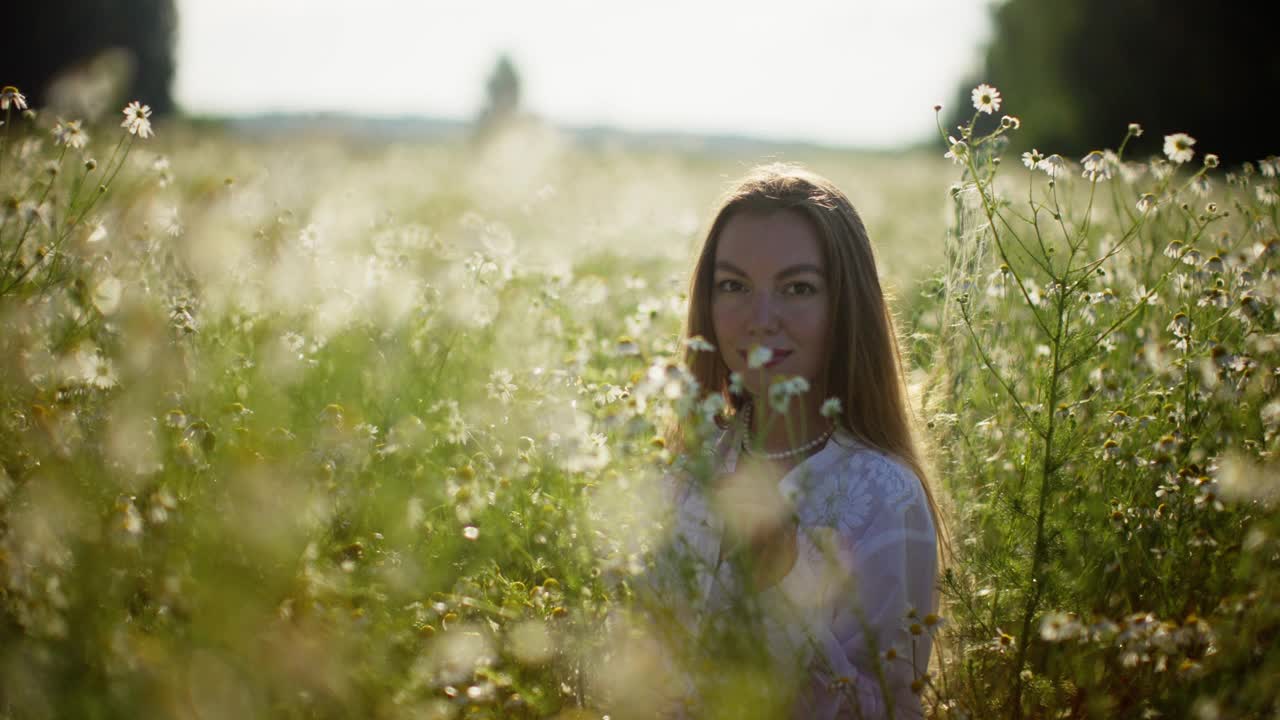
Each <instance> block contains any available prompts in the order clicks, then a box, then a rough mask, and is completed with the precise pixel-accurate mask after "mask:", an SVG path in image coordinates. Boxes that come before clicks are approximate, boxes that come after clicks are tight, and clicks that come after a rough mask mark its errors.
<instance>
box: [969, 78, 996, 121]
mask: <svg viewBox="0 0 1280 720" xmlns="http://www.w3.org/2000/svg"><path fill="white" fill-rule="evenodd" d="M973 107H974V109H975V110H977V111H978V112H983V113H986V114H988V115H990V114H991V113H993V112H995V111H996V110H999V109H1000V91H999V90H997V89H995V88H993V87H991V86H990V85H988V84H986V83H982V84H981V85H979V86H978V87H976V88H974V89H973Z"/></svg>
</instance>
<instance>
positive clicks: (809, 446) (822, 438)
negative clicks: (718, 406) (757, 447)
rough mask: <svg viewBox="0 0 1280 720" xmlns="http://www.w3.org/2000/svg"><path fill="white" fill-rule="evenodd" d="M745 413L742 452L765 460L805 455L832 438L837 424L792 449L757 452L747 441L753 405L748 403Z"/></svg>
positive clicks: (743, 417)
mask: <svg viewBox="0 0 1280 720" xmlns="http://www.w3.org/2000/svg"><path fill="white" fill-rule="evenodd" d="M743 413H744V414H743V416H742V425H743V427H744V428H745V429H746V432H744V433H743V435H742V452H744V453H746V454H748V455H751V456H753V457H758V458H764V459H765V460H786V459H788V458H793V457H796V456H798V455H804V454H806V453H808V452H809V451H811V450H813V449H814V448H816V447H818V446H820V445H822V444H823V443H825V442H826V441H827V440H830V439H831V434H832V433H833V432H835V426H834V425H833V426H831V427H829V428H827V431H826V432H824V433H822V434H821V435H819V436H818V437H816V438H814V439H813V440H810V441H809V442H807V443H805V444H804V445H801V446H800V447H797V448H791V449H790V450H779V451H777V452H756V451H754V450H752V449H751V448H750V446H749V445H748V443H747V436H748V435H750V434H751V406H750V405H747V407H746V409H745V410H744V411H743Z"/></svg>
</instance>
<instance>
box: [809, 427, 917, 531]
mask: <svg viewBox="0 0 1280 720" xmlns="http://www.w3.org/2000/svg"><path fill="white" fill-rule="evenodd" d="M831 442H832V443H833V447H832V452H831V453H830V454H829V457H828V458H826V460H827V461H826V462H825V463H823V464H822V465H820V466H818V467H815V468H814V470H813V472H812V473H811V474H810V477H808V478H806V480H807V482H805V483H804V484H805V485H806V486H807V487H805V488H804V489H803V490H802V492H801V493H800V494H799V497H798V498H797V500H798V501H799V503H800V505H801V506H802V509H803V507H804V506H810V508H812V509H816V510H817V511H818V514H819V515H821V516H823V517H830V516H832V515H837V516H840V520H841V521H842V522H844V523H851V524H855V525H856V524H860V523H861V522H862V521H865V520H868V519H870V517H871V516H872V515H877V514H880V513H882V512H884V511H887V510H893V511H898V512H901V511H904V510H906V509H907V508H909V507H911V506H915V505H920V506H927V503H928V501H927V499H926V497H925V494H924V487H923V486H922V484H921V481H920V478H919V477H918V476H917V475H916V473H915V471H913V470H912V469H911V467H910V466H909V465H907V464H906V463H904V462H902V461H901V460H900V459H898V458H897V457H895V456H894V455H892V454H890V453H887V452H884V451H882V450H879V449H877V448H873V447H869V446H867V445H865V444H863V443H861V442H859V441H858V440H856V439H854V438H853V437H852V436H850V435H848V434H847V433H843V432H840V433H837V434H836V435H835V436H834V437H833V438H832V440H831ZM802 514H804V513H802ZM850 516H851V517H850Z"/></svg>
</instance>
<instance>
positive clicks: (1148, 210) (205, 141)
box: [0, 85, 1280, 719]
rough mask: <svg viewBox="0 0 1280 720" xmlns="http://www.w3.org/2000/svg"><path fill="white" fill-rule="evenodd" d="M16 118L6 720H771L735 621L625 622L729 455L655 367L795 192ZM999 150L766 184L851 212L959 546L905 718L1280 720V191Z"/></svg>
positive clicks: (3, 348) (1210, 161) (665, 173)
mask: <svg viewBox="0 0 1280 720" xmlns="http://www.w3.org/2000/svg"><path fill="white" fill-rule="evenodd" d="M983 88H985V90H983V93H982V94H981V97H979V95H978V93H977V92H976V91H975V98H974V103H975V108H977V109H978V112H998V109H999V106H1000V102H1001V98H1000V95H999V93H998V91H997V90H995V88H991V87H989V86H985V85H984V86H982V87H981V88H980V89H983ZM24 106H25V102H23V101H22V97H21V95H20V94H19V93H18V91H17V90H15V89H12V88H6V89H5V93H4V95H3V106H2V108H0V119H2V120H4V125H3V127H0V137H2V138H3V140H2V141H0V142H3V144H2V145H0V202H2V203H3V206H2V207H0V405H2V407H0V718H54V717H101V718H113V717H138V716H142V717H179V718H188V717H190V718H215V717H236V718H242V717H272V718H274V717H282V718H329V717H333V718H345V717H379V718H382V717H385V718H401V717H405V718H409V717H413V718H420V717H427V718H434V717H439V718H467V717H476V718H482V717H483V718H535V717H536V718H541V717H563V718H599V717H603V716H606V715H607V716H609V717H613V718H626V717H651V716H653V715H654V714H655V713H656V712H657V711H658V710H657V709H658V708H659V707H663V708H666V707H673V706H680V705H681V704H684V705H685V706H686V709H687V710H688V711H689V712H690V713H692V714H693V715H694V716H697V717H715V718H720V717H723V718H740V717H774V716H776V715H777V713H778V712H779V708H780V706H781V705H780V703H782V702H783V700H781V699H780V698H785V696H786V692H787V691H786V688H785V687H784V688H781V689H780V688H779V686H781V685H784V684H785V683H783V682H782V681H780V680H776V679H775V678H773V677H772V676H771V675H770V674H769V671H768V668H767V663H765V662H763V661H762V660H761V658H760V657H759V653H758V652H755V651H754V650H753V646H754V645H755V644H756V643H753V635H752V632H753V628H754V624H753V620H752V618H751V617H749V616H747V615H746V614H744V616H743V618H742V619H741V623H738V624H737V626H736V628H734V630H733V632H729V633H727V634H722V635H719V636H716V637H705V638H684V640H683V641H681V642H677V643H674V644H673V643H669V642H667V636H668V635H670V634H672V628H673V627H676V625H677V623H676V621H675V620H671V619H667V618H664V617H663V616H662V614H661V612H660V611H657V610H655V609H654V608H653V607H652V606H651V604H648V603H646V601H645V593H644V591H643V587H642V586H643V585H644V578H646V576H647V575H648V573H649V572H650V571H651V569H652V566H653V564H654V561H655V558H656V557H657V556H658V555H660V554H661V552H662V550H663V547H664V538H665V535H664V533H665V530H666V529H667V523H666V519H667V517H668V515H669V513H670V510H671V508H670V507H669V505H668V504H667V503H668V500H667V499H666V498H665V496H664V494H663V493H662V491H661V480H662V478H663V476H664V474H666V473H669V472H671V469H672V467H673V465H675V466H680V465H682V463H683V461H684V459H682V458H680V457H678V456H676V454H674V453H673V452H672V451H671V450H669V449H668V448H667V440H668V439H669V435H668V430H669V428H670V426H671V425H672V423H673V421H674V420H675V419H676V418H678V417H685V418H691V417H697V416H698V415H702V416H703V417H702V421H701V425H700V426H701V427H702V428H703V430H705V431H708V432H709V428H710V427H711V423H710V419H711V418H710V416H711V415H714V412H715V411H716V409H717V408H718V406H717V405H715V404H714V403H713V402H708V401H706V400H705V399H703V398H701V397H700V396H699V392H700V389H699V388H696V387H693V386H692V385H691V383H690V381H689V376H688V375H687V373H685V372H684V371H683V369H682V368H681V366H680V363H681V361H682V358H683V356H684V351H685V343H684V342H683V340H682V338H681V337H680V329H681V324H682V322H683V313H684V307H685V297H684V293H685V290H686V287H687V282H688V273H689V271H690V269H691V266H692V261H693V254H694V252H695V251H696V249H697V247H698V246H699V244H700V241H701V233H702V232H705V224H706V223H707V222H708V221H709V219H710V218H709V217H708V216H709V213H710V210H711V208H712V206H713V203H714V200H715V198H716V196H717V195H718V193H719V192H720V191H721V190H722V189H723V188H724V187H725V186H726V184H727V183H728V181H730V180H732V179H733V178H735V177H737V176H739V175H741V174H743V172H744V171H745V170H746V169H747V168H748V167H749V166H750V165H752V164H754V163H755V162H757V161H764V160H771V159H777V158H743V157H739V156H732V155H728V154H720V153H716V152H714V151H711V150H685V151H675V150H670V149H654V150H641V149H637V148H634V147H621V146H619V147H614V146H609V145H597V146H582V145H577V144H575V143H574V142H573V141H572V140H571V139H569V138H567V137H564V136H561V135H558V134H557V133H555V132H554V131H551V130H548V129H543V128H538V127H534V126H519V127H516V128H514V129H512V130H511V131H510V132H508V133H507V134H505V135H502V136H499V137H496V138H492V139H491V140H490V141H489V142H487V143H483V144H481V143H471V144H468V143H465V142H458V143H443V142H440V143H425V142H422V143H411V142H390V141H388V142H373V141H369V140H363V141H362V140H353V139H351V138H343V137H336V136H326V135H321V134H310V135H308V134H301V133H299V134H292V135H290V134H278V135H273V136H269V137H263V136H252V135H239V134H235V133H233V132H231V131H230V130H229V129H227V128H223V127H217V126H205V125H197V124H190V123H183V122H181V121H174V122H172V123H167V124H161V123H158V122H157V124H156V126H155V127H154V128H153V126H152V118H150V117H149V109H148V108H146V107H145V106H142V105H140V104H137V103H134V104H131V105H129V106H128V107H127V108H126V109H125V111H124V114H123V116H121V115H117V116H116V117H117V118H122V119H123V122H122V123H117V122H103V123H95V124H88V123H79V122H76V121H74V120H63V119H59V118H53V117H47V116H46V115H44V114H39V115H35V114H33V113H29V112H24V111H25V107H24ZM976 116H977V115H976V114H975V117H976ZM1019 124H1020V123H1019V122H1018V120H1017V119H1016V118H1008V117H1006V119H1005V121H1004V122H1003V123H1002V124H1001V126H1000V129H999V130H997V131H995V133H994V134H992V135H989V136H985V137H978V136H975V135H973V134H972V133H968V134H966V133H963V132H953V136H952V137H950V138H949V139H948V140H947V141H945V142H944V141H943V140H942V139H941V138H940V140H939V144H938V147H937V149H936V150H937V151H936V152H934V151H928V152H924V153H908V154H866V153H862V154H859V153H852V152H843V151H834V150H817V149H805V148H797V149H794V150H793V151H788V154H787V155H786V156H785V157H784V158H782V159H785V160H792V161H798V162H801V163H804V164H806V165H807V166H809V167H811V168H812V169H814V170H816V171H817V172H819V173H822V174H824V175H826V176H828V177H830V178H831V179H832V180H833V181H835V182H836V184H837V185H839V186H840V187H841V188H843V189H844V190H845V191H846V193H847V194H848V195H849V196H850V198H851V199H852V200H853V202H854V204H855V206H857V207H858V209H859V211H860V212H861V213H862V216H863V219H864V221H865V222H866V225H867V227H868V230H869V232H870V235H871V238H872V242H873V244H874V245H875V246H876V249H877V253H878V262H879V263H880V266H881V271H882V274H883V275H884V276H885V278H886V280H887V284H888V286H889V287H890V288H892V289H893V291H894V295H895V300H894V302H895V306H894V307H895V312H896V314H897V316H898V318H899V331H900V333H901V335H902V337H903V350H904V353H905V354H906V356H907V366H908V372H909V381H910V385H911V387H912V391H913V394H914V396H915V398H914V399H915V402H916V407H915V411H916V414H917V416H918V419H919V422H920V428H919V429H920V434H921V437H922V439H923V440H924V441H925V444H926V445H927V447H928V448H929V449H930V453H929V455H930V457H931V460H932V468H933V475H932V477H931V478H930V481H931V483H932V485H933V487H934V488H935V489H936V491H937V493H938V496H939V497H940V498H941V499H942V505H943V506H944V510H945V516H946V519H947V528H946V529H947V533H948V536H949V538H950V548H949V552H948V553H946V554H945V555H944V558H943V567H944V572H943V574H942V575H941V577H940V578H939V585H940V592H941V597H942V612H941V617H940V618H938V617H933V616H930V617H928V618H910V617H908V618H903V622H904V624H908V625H915V628H914V630H915V631H916V632H928V633H931V634H933V635H934V637H935V645H934V647H935V654H934V657H933V660H932V663H931V665H930V667H929V669H928V673H927V674H926V675H922V676H921V677H920V678H919V681H918V688H919V692H920V693H921V694H922V695H923V697H924V701H925V706H926V708H927V709H928V711H929V713H930V714H931V715H932V716H935V717H948V718H950V717H968V718H1020V717H1028V718H1032V717H1035V718H1040V717H1043V718H1076V717H1080V718H1083V717H1096V718H1112V717H1148V718H1155V717H1169V718H1182V717H1196V718H1206V719H1208V718H1251V717H1257V718H1274V717H1277V713H1280V683H1277V682H1276V681H1275V678H1276V677H1278V676H1280V650H1277V649H1276V648H1277V640H1278V639H1280V637H1278V633H1280V563H1278V562H1277V560H1278V554H1280V514H1278V513H1277V502H1280V464H1278V462H1280V461H1278V460H1277V457H1276V453H1277V451H1278V450H1280V392H1277V387H1278V385H1280V370H1277V368H1278V367H1280V314H1278V312H1277V305H1276V303H1277V297H1278V295H1280V292H1278V290H1280V275H1278V274H1277V273H1278V272H1280V235H1278V232H1277V223H1278V222H1280V217H1278V215H1280V207H1278V205H1277V199H1278V196H1277V192H1280V179H1277V173H1278V172H1280V161H1277V159H1276V158H1274V157H1271V158H1267V159H1259V161H1257V162H1255V163H1252V164H1247V165H1243V166H1232V167H1228V166H1226V165H1225V164H1221V166H1220V163H1219V162H1218V160H1217V158H1216V157H1215V156H1212V155H1211V153H1212V150H1213V149H1212V148H1203V149H1202V148H1200V147H1198V146H1196V145H1195V141H1194V134H1195V133H1194V128H1188V133H1187V134H1179V135H1171V136H1169V138H1166V141H1165V152H1164V153H1163V154H1162V155H1160V156H1158V157H1130V156H1129V155H1127V154H1126V153H1125V152H1124V149H1125V145H1126V144H1127V143H1128V141H1129V140H1130V139H1131V138H1132V137H1134V136H1136V135H1137V134H1139V133H1141V132H1142V129H1141V128H1139V127H1136V126H1131V127H1130V128H1129V129H1128V130H1127V132H1126V129H1125V128H1117V143H1116V146H1115V147H1114V148H1112V149H1110V150H1106V149H1100V150H1099V151H1098V152H1096V153H1090V154H1089V155H1088V156H1086V157H1084V158H1082V159H1080V160H1079V161H1076V160H1072V159H1064V158H1062V157H1060V156H1058V155H1054V154H1052V149H1045V150H1046V151H1048V152H1046V153H1044V154H1041V153H1039V152H1036V151H1032V152H1029V153H1026V154H1025V155H1023V156H1022V157H1018V156H1017V155H1015V154H1013V153H1002V150H1003V149H1004V146H1005V144H1006V143H1007V136H1009V135H1011V134H1014V133H1016V132H1017V130H1018V126H1019ZM970 127H972V125H971V126H970ZM944 152H945V157H944ZM1002 155H1003V156H1002ZM949 161H950V162H949ZM673 648H674V649H673ZM880 651H882V652H883V653H886V661H892V659H893V657H894V655H898V654H909V652H910V648H887V649H886V648H881V649H880ZM691 698H692V699H691Z"/></svg>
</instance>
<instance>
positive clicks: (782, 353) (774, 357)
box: [738, 348, 792, 369]
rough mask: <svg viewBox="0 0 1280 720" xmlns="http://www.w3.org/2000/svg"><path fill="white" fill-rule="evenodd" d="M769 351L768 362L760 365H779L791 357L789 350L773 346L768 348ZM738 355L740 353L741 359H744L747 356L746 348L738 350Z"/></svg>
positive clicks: (770, 366)
mask: <svg viewBox="0 0 1280 720" xmlns="http://www.w3.org/2000/svg"><path fill="white" fill-rule="evenodd" d="M769 352H770V355H769V362H767V363H765V364H764V365H762V366H761V367H763V368H766V369H767V368H772V367H775V366H777V365H780V364H781V363H782V362H783V361H785V360H786V359H787V358H788V357H791V353H792V351H791V350H776V349H773V348H770V350H769ZM738 355H740V356H741V357H742V359H743V360H746V359H747V357H748V353H747V351H746V350H739V351H738Z"/></svg>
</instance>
